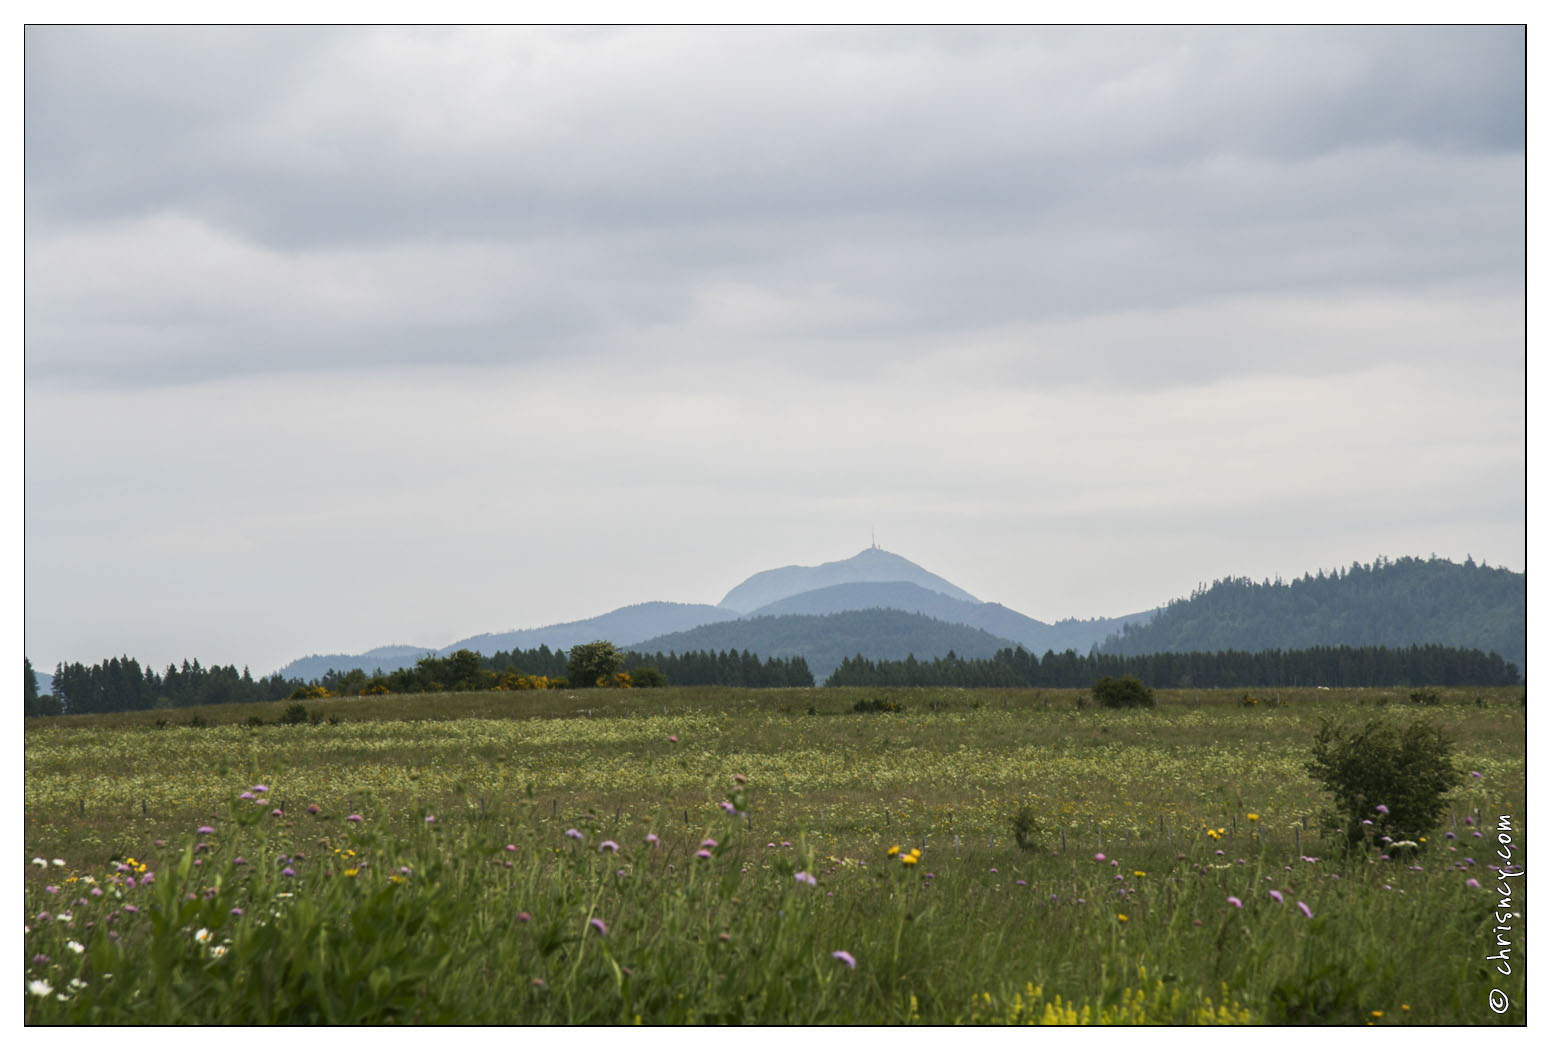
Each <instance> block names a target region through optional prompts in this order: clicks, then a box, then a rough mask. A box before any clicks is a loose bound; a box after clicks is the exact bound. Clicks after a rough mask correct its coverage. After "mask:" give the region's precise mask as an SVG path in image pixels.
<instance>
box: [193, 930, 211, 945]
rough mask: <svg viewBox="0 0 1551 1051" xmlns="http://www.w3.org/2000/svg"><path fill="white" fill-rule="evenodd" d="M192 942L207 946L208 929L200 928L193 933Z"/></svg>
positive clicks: (208, 939)
mask: <svg viewBox="0 0 1551 1051" xmlns="http://www.w3.org/2000/svg"><path fill="white" fill-rule="evenodd" d="M194 940H195V941H197V942H198V943H199V944H201V945H207V944H209V942H210V929H209V928H208V927H201V928H199V930H197V931H195V932H194Z"/></svg>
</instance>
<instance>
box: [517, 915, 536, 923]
mask: <svg viewBox="0 0 1551 1051" xmlns="http://www.w3.org/2000/svg"><path fill="white" fill-rule="evenodd" d="M517 922H518V923H532V922H533V917H532V916H530V915H528V914H527V913H526V912H519V913H518V914H517Z"/></svg>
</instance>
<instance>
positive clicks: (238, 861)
mask: <svg viewBox="0 0 1551 1051" xmlns="http://www.w3.org/2000/svg"><path fill="white" fill-rule="evenodd" d="M247 863H248V859H247V858H245V857H243V856H242V855H241V854H238V855H237V856H236V857H235V858H232V864H233V865H246V864H247Z"/></svg>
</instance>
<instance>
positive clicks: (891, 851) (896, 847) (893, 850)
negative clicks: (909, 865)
mask: <svg viewBox="0 0 1551 1051" xmlns="http://www.w3.org/2000/svg"><path fill="white" fill-rule="evenodd" d="M898 853H899V844H897V843H896V844H895V845H894V846H892V847H890V848H889V857H891V858H892V857H893V856H894V855H895V854H898Z"/></svg>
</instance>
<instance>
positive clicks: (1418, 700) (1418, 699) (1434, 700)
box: [1411, 690, 1442, 705]
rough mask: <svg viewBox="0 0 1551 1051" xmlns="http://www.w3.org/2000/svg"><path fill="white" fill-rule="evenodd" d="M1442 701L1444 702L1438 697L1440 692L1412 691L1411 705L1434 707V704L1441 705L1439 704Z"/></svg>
mask: <svg viewBox="0 0 1551 1051" xmlns="http://www.w3.org/2000/svg"><path fill="white" fill-rule="evenodd" d="M1441 701H1442V698H1441V697H1439V696H1438V691H1437V690H1412V691H1411V703H1412V704H1427V705H1433V704H1439V703H1441Z"/></svg>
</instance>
